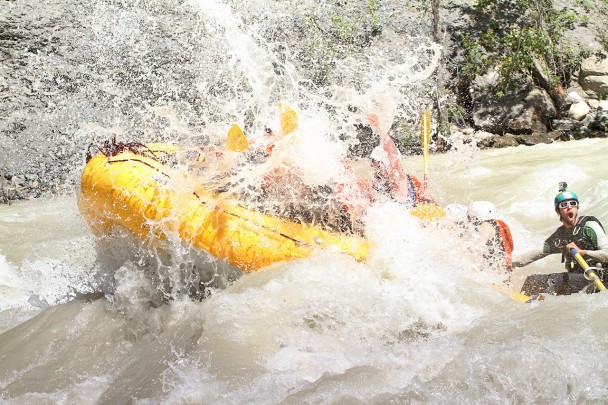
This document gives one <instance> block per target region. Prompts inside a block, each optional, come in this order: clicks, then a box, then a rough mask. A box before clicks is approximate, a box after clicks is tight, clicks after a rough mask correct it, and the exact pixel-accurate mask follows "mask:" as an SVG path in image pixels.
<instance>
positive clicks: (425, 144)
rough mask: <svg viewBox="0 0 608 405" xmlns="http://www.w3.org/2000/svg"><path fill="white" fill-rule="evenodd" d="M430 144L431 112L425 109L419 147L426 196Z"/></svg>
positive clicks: (421, 122) (421, 120)
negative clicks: (422, 160) (422, 161)
mask: <svg viewBox="0 0 608 405" xmlns="http://www.w3.org/2000/svg"><path fill="white" fill-rule="evenodd" d="M430 142H431V111H430V110H429V109H428V108H427V109H426V111H425V112H424V113H423V114H422V118H421V119H420V146H421V147H422V157H423V158H424V183H423V190H424V191H423V193H424V194H426V193H427V190H428V187H429V180H428V172H429V143H430Z"/></svg>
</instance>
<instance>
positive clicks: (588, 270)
mask: <svg viewBox="0 0 608 405" xmlns="http://www.w3.org/2000/svg"><path fill="white" fill-rule="evenodd" d="M570 253H572V255H573V256H574V258H575V259H576V261H577V262H578V264H580V265H581V267H582V268H583V270H585V278H587V280H590V281H593V283H594V284H595V286H596V287H597V289H598V290H600V291H604V290H605V289H606V287H605V286H604V283H602V280H600V278H599V277H598V276H597V274H595V272H594V271H593V270H594V269H595V267H589V265H588V264H587V262H586V261H585V259H583V256H581V254H580V253H579V251H578V250H576V249H575V248H572V249H570Z"/></svg>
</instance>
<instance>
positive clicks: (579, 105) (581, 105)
mask: <svg viewBox="0 0 608 405" xmlns="http://www.w3.org/2000/svg"><path fill="white" fill-rule="evenodd" d="M590 111H591V108H590V107H589V105H588V104H587V103H585V102H584V101H579V102H576V103H574V104H572V105H571V106H570V109H569V110H568V117H570V118H572V119H575V120H578V121H580V120H582V119H583V118H585V116H586V115H587V114H589V112H590Z"/></svg>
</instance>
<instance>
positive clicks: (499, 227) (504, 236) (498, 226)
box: [485, 219, 514, 271]
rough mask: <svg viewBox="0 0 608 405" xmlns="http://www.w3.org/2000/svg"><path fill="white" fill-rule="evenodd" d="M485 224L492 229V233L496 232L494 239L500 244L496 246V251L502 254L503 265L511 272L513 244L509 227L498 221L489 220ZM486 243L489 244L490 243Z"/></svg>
mask: <svg viewBox="0 0 608 405" xmlns="http://www.w3.org/2000/svg"><path fill="white" fill-rule="evenodd" d="M485 222H487V223H489V224H490V225H492V226H493V227H494V231H495V232H496V236H495V238H498V240H499V241H500V242H501V243H499V244H498V249H500V251H501V252H502V253H503V254H504V257H505V264H506V265H507V268H508V270H509V271H512V270H513V259H512V256H511V253H512V252H513V248H514V244H513V235H512V234H511V229H509V226H508V225H507V224H506V223H505V222H504V221H502V220H500V219H489V220H487V221H485ZM488 243H491V241H489V242H488Z"/></svg>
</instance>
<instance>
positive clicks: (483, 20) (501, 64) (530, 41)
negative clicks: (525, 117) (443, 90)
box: [462, 0, 583, 95]
mask: <svg viewBox="0 0 608 405" xmlns="http://www.w3.org/2000/svg"><path fill="white" fill-rule="evenodd" d="M475 11H476V14H475V16H474V17H475V19H476V20H477V25H478V26H479V27H481V28H480V32H476V33H470V34H467V35H466V36H465V37H464V38H463V43H464V46H465V49H466V62H465V65H464V66H463V70H462V73H463V74H464V76H465V78H469V79H472V78H473V77H475V75H478V74H483V73H486V72H487V71H489V70H491V69H495V68H496V69H497V70H498V72H499V75H500V83H499V85H498V88H497V89H496V90H497V95H500V94H503V93H504V92H506V91H507V90H508V89H510V88H513V87H517V86H518V85H520V84H521V80H522V78H524V77H528V76H533V77H534V73H536V72H537V71H538V67H537V66H538V62H539V61H540V62H541V65H544V66H546V68H547V70H548V71H545V72H540V73H543V74H544V75H546V76H548V78H549V81H550V85H551V86H554V85H557V84H559V83H560V82H565V81H566V80H567V79H568V78H569V75H570V72H571V71H572V70H573V69H574V68H575V66H574V65H573V64H572V61H575V64H576V63H580V60H582V57H583V55H572V54H571V53H570V52H571V51H568V49H562V48H560V46H559V43H560V40H561V39H562V36H563V32H564V30H565V29H569V28H571V27H573V25H574V24H575V23H576V22H578V21H580V20H579V18H578V17H577V16H576V15H574V14H573V13H572V12H569V11H560V10H556V9H555V8H554V5H553V1H552V0H478V2H477V5H476V6H475ZM573 57H574V58H573Z"/></svg>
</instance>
